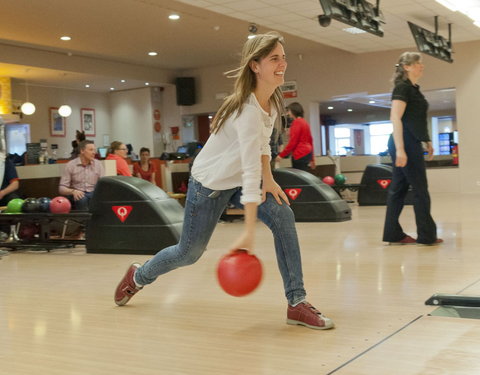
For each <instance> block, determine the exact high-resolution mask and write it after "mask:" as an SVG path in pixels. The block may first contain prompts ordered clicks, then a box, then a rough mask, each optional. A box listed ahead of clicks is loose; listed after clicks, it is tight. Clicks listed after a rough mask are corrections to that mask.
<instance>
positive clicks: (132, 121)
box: [110, 87, 153, 154]
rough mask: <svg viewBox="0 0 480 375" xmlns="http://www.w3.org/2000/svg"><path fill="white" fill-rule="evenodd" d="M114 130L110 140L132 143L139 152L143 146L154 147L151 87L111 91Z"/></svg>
mask: <svg viewBox="0 0 480 375" xmlns="http://www.w3.org/2000/svg"><path fill="white" fill-rule="evenodd" d="M110 106H111V117H112V132H111V136H110V141H120V142H123V143H125V144H128V143H130V144H131V145H132V146H133V150H134V152H135V153H137V154H138V152H139V151H140V148H141V147H148V148H149V149H150V150H152V149H153V128H152V113H153V111H152V102H151V94H150V87H146V88H142V89H138V90H127V91H117V92H112V93H110Z"/></svg>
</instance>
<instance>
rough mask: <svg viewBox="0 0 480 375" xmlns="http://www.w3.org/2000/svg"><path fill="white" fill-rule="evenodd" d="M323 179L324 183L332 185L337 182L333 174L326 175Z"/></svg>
mask: <svg viewBox="0 0 480 375" xmlns="http://www.w3.org/2000/svg"><path fill="white" fill-rule="evenodd" d="M322 181H323V182H324V183H326V184H327V185H330V186H332V185H334V184H335V180H334V178H333V177H332V176H326V177H324V178H323V179H322Z"/></svg>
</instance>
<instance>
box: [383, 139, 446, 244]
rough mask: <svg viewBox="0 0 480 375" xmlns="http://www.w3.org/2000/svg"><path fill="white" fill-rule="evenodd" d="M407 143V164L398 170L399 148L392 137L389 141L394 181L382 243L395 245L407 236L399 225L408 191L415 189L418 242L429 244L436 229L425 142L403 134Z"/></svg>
mask: <svg viewBox="0 0 480 375" xmlns="http://www.w3.org/2000/svg"><path fill="white" fill-rule="evenodd" d="M404 143H405V152H406V154H407V165H406V166H405V167H403V168H399V167H396V166H395V160H396V149H395V143H394V141H393V137H390V139H389V141H388V151H389V153H390V155H391V157H392V163H393V178H392V183H391V185H390V188H389V190H388V198H387V213H386V217H385V226H384V230H383V241H385V242H396V241H400V240H402V239H403V238H404V237H405V236H406V234H405V232H404V231H403V229H402V227H401V225H400V223H399V218H400V214H401V213H402V210H403V206H404V201H405V196H406V195H407V192H408V188H409V186H412V190H413V208H414V211H415V221H416V224H417V242H418V243H424V244H430V243H433V242H435V240H436V239H437V226H436V224H435V222H434V221H433V218H432V216H431V215H430V206H431V203H430V194H429V193H428V183H427V173H426V169H425V159H424V156H423V152H424V151H423V147H422V143H421V142H419V141H417V140H416V139H414V138H413V137H411V136H408V135H406V134H405V135H404Z"/></svg>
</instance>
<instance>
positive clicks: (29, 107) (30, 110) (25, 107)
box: [20, 69, 35, 115]
mask: <svg viewBox="0 0 480 375" xmlns="http://www.w3.org/2000/svg"><path fill="white" fill-rule="evenodd" d="M29 70H30V69H27V73H28V71H29ZM25 93H26V96H27V100H26V101H25V103H23V104H22V106H21V107H20V110H21V111H22V113H23V114H25V115H33V114H34V113H35V105H34V104H33V103H31V102H30V100H29V99H28V81H27V80H25Z"/></svg>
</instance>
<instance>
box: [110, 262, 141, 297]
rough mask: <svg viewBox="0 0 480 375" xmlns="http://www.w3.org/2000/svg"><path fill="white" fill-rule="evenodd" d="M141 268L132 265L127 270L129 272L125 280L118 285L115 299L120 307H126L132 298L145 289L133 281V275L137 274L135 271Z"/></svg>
mask: <svg viewBox="0 0 480 375" xmlns="http://www.w3.org/2000/svg"><path fill="white" fill-rule="evenodd" d="M139 267H141V264H139V263H132V264H131V265H130V266H129V267H128V268H127V272H126V273H125V275H124V276H123V279H122V280H121V281H120V283H119V284H118V286H117V289H116V290H115V297H114V300H115V303H116V304H117V305H118V306H123V305H125V304H126V303H127V302H128V301H129V300H130V298H132V297H133V296H134V295H135V293H137V292H138V291H139V290H141V289H143V287H141V288H139V287H138V286H137V285H136V284H135V281H133V275H134V274H135V271H136V270H137V268H139Z"/></svg>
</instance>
